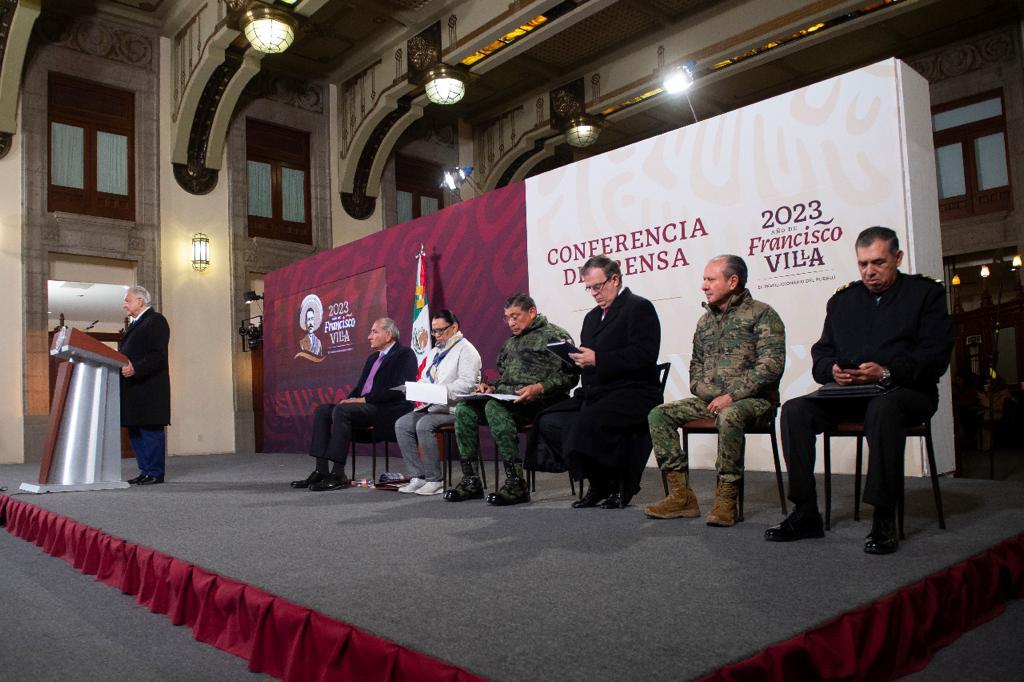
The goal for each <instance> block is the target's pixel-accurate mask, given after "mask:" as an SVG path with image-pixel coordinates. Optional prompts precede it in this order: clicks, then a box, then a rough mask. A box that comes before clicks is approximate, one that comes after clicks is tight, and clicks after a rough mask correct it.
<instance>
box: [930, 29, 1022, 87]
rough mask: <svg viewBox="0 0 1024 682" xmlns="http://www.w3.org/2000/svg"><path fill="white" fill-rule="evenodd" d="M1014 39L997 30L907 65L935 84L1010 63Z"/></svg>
mask: <svg viewBox="0 0 1024 682" xmlns="http://www.w3.org/2000/svg"><path fill="white" fill-rule="evenodd" d="M1014 56H1015V55H1014V38H1013V35H1012V34H1011V33H1010V31H999V32H996V33H988V34H985V35H983V36H979V37H976V38H974V39H972V40H970V41H965V42H962V43H956V44H954V45H950V46H948V47H945V48H943V49H941V50H936V51H933V52H929V53H926V54H923V55H921V56H919V57H917V58H915V59H913V60H912V61H911V62H910V66H911V68H912V69H914V70H915V71H917V72H918V73H919V74H921V75H922V76H924V77H925V78H927V79H928V82H929V83H935V82H938V81H941V80H945V79H947V78H955V77H956V76H962V75H964V74H966V73H970V72H971V71H977V70H979V69H983V68H985V67H988V66H993V65H996V64H1001V63H1008V62H1012V61H1013V59H1014Z"/></svg>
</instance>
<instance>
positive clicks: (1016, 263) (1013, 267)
mask: <svg viewBox="0 0 1024 682" xmlns="http://www.w3.org/2000/svg"><path fill="white" fill-rule="evenodd" d="M1020 266H1021V260H1020V254H1019V253H1018V254H1017V255H1016V256H1014V257H1013V262H1012V263H1011V264H1010V269H1011V270H1014V271H1016V270H1020Z"/></svg>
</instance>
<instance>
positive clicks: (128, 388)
mask: <svg viewBox="0 0 1024 682" xmlns="http://www.w3.org/2000/svg"><path fill="white" fill-rule="evenodd" d="M170 338H171V328H170V327H169V326H168V324H167V319H166V318H165V317H164V316H163V315H161V314H160V313H158V312H157V311H155V310H153V309H152V308H149V309H148V310H146V311H145V312H144V313H142V315H141V316H139V318H138V319H137V320H136V321H135V322H134V324H132V325H130V326H129V327H128V329H127V331H125V333H124V336H122V337H121V341H120V343H118V348H117V349H118V350H119V351H121V352H122V353H124V354H125V355H127V356H128V359H129V360H131V363H132V367H134V368H135V376H133V377H130V378H127V379H126V378H125V377H123V376H122V377H121V426H166V425H168V424H170V423H171V379H170V376H169V375H168V372H167V343H168V341H169V340H170Z"/></svg>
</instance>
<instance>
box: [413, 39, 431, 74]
mask: <svg viewBox="0 0 1024 682" xmlns="http://www.w3.org/2000/svg"><path fill="white" fill-rule="evenodd" d="M437 57H438V54H437V50H435V49H434V46H433V45H431V44H430V43H428V42H427V41H426V40H424V39H423V38H421V37H420V36H413V37H412V39H411V40H410V41H409V61H411V62H412V65H413V66H415V67H416V68H417V69H419V70H420V71H424V70H426V69H428V68H429V67H431V66H433V65H434V64H437Z"/></svg>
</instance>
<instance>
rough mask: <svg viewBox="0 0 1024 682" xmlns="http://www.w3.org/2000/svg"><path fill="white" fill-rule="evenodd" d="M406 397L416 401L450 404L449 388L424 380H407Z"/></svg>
mask: <svg viewBox="0 0 1024 682" xmlns="http://www.w3.org/2000/svg"><path fill="white" fill-rule="evenodd" d="M405 399H406V400H411V401H413V402H414V403H432V404H434V405H447V404H448V389H447V388H446V387H445V386H444V385H443V384H428V383H426V382H423V381H407V382H405Z"/></svg>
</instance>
